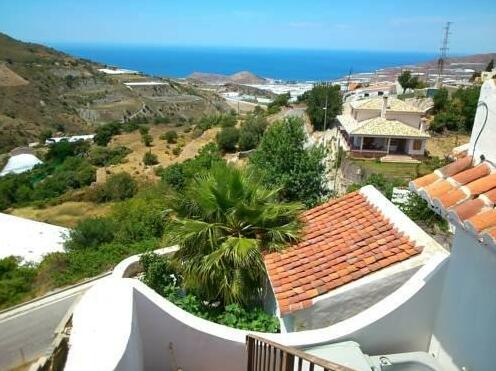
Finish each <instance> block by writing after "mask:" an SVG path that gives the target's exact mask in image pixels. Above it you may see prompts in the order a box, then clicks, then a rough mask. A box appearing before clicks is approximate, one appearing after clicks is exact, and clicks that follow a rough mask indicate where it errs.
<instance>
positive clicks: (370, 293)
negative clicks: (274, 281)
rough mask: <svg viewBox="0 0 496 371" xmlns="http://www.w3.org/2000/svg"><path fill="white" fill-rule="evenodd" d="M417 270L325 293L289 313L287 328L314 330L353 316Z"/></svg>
mask: <svg viewBox="0 0 496 371" xmlns="http://www.w3.org/2000/svg"><path fill="white" fill-rule="evenodd" d="M417 269H418V267H416V268H411V269H408V270H404V271H400V272H397V273H395V274H389V275H384V276H383V277H381V278H379V279H377V280H373V281H371V282H367V283H366V284H360V285H357V286H356V287H352V288H349V289H347V290H344V291H342V292H338V294H337V295H331V296H327V297H325V298H323V299H322V300H319V301H316V302H315V303H314V304H313V305H312V306H311V307H310V308H308V309H305V310H301V311H298V312H295V313H294V314H293V315H289V317H292V319H291V321H290V323H291V324H292V326H293V328H292V329H288V330H292V331H305V330H314V329H319V328H323V327H328V326H331V325H333V324H335V323H338V322H340V321H343V320H345V319H348V318H350V317H353V316H354V315H356V314H358V313H360V312H362V311H364V310H366V309H368V308H370V307H371V306H372V305H374V304H376V303H377V302H379V301H380V300H382V299H384V298H385V297H386V296H388V295H390V294H391V293H393V292H394V291H396V290H397V289H398V288H399V287H400V286H401V285H402V284H404V283H405V282H406V281H407V280H408V279H409V278H410V277H412V275H413V274H414V273H415V272H416V271H417ZM377 273H379V272H377ZM334 291H338V290H334Z"/></svg>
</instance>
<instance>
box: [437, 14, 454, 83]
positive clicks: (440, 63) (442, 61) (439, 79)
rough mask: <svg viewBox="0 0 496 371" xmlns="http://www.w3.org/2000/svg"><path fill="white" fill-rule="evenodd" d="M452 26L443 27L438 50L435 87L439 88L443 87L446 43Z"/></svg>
mask: <svg viewBox="0 0 496 371" xmlns="http://www.w3.org/2000/svg"><path fill="white" fill-rule="evenodd" d="M452 24H453V22H446V26H444V37H443V42H442V44H441V48H440V49H439V51H440V53H439V59H438V61H437V83H436V86H437V87H438V88H440V87H441V86H442V85H443V81H442V74H443V72H444V65H445V63H446V58H447V55H448V50H449V48H448V41H449V35H450V34H451V32H450V27H451V25H452Z"/></svg>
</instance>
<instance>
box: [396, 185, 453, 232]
mask: <svg viewBox="0 0 496 371" xmlns="http://www.w3.org/2000/svg"><path fill="white" fill-rule="evenodd" d="M399 208H400V209H401V210H402V211H403V212H404V213H405V214H406V215H408V217H409V218H410V219H412V220H413V221H414V222H417V223H421V224H424V225H427V226H430V227H432V226H437V227H438V228H439V229H440V230H442V231H445V232H446V231H448V223H447V222H446V220H445V219H444V218H442V217H441V216H439V215H438V214H436V213H435V212H434V211H432V209H431V208H429V205H428V204H427V202H426V201H425V200H424V199H423V198H421V197H420V196H418V195H417V194H415V193H413V194H411V195H410V196H409V197H408V201H407V202H406V203H405V204H402V205H399Z"/></svg>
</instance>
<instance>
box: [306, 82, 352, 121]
mask: <svg viewBox="0 0 496 371" xmlns="http://www.w3.org/2000/svg"><path fill="white" fill-rule="evenodd" d="M326 100H327V117H326V114H325V112H326V110H325V107H326ZM305 102H306V104H307V113H308V116H309V117H310V121H311V122H312V125H313V127H314V128H315V130H324V128H325V129H328V128H329V123H331V122H332V121H333V120H334V119H335V118H336V116H337V115H339V114H340V113H341V112H342V110H343V100H342V97H341V93H340V87H339V85H329V84H318V85H314V87H313V88H312V90H310V91H308V92H307V94H306V95H305ZM326 120H327V122H325V121H326Z"/></svg>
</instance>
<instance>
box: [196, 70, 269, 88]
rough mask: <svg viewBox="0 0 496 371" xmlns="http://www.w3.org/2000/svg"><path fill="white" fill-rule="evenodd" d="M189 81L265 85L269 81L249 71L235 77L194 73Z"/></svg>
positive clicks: (239, 73) (238, 73)
mask: <svg viewBox="0 0 496 371" xmlns="http://www.w3.org/2000/svg"><path fill="white" fill-rule="evenodd" d="M188 80H192V81H194V82H200V83H203V84H215V85H219V84H227V83H234V84H265V83H267V80H266V79H264V78H263V77H260V76H257V75H255V74H253V73H251V72H248V71H241V72H237V73H235V74H233V75H221V74H217V73H204V72H193V73H192V74H191V75H189V76H188Z"/></svg>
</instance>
